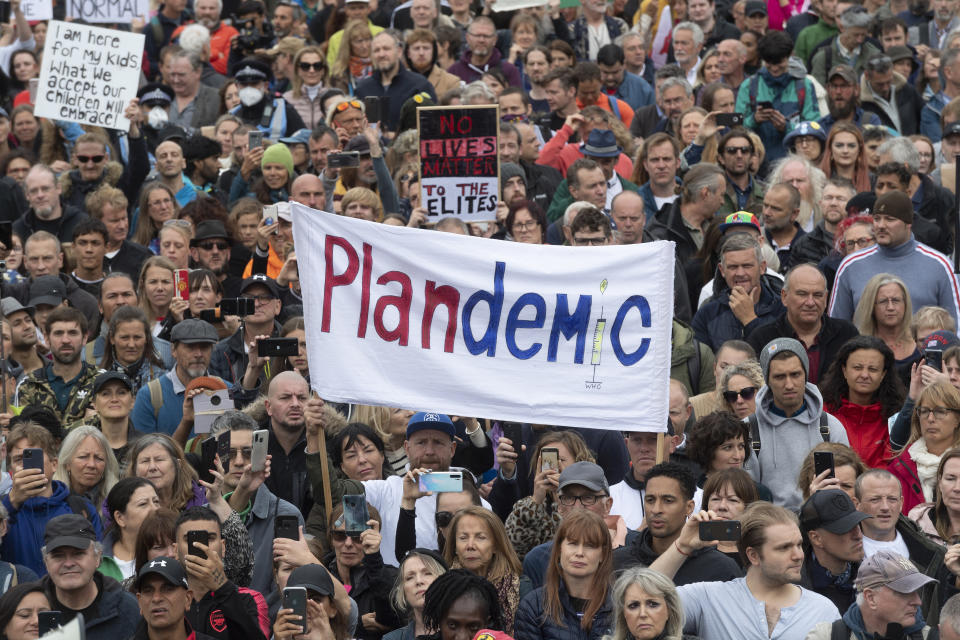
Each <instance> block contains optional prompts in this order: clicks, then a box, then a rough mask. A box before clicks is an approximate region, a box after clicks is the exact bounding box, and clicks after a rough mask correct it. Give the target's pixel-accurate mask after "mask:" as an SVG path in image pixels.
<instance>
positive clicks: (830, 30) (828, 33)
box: [793, 18, 840, 64]
mask: <svg viewBox="0 0 960 640" xmlns="http://www.w3.org/2000/svg"><path fill="white" fill-rule="evenodd" d="M838 33H840V30H839V29H838V28H837V25H835V24H833V25H829V24H827V23H826V22H824V21H823V18H820V19H819V20H817V21H816V22H815V23H814V24H812V25H810V26H809V27H805V28H804V29H803V31H801V32H800V35H798V36H797V43H796V44H795V45H793V55H795V56H797V57H798V58H800V59H801V60H803V64H807V63H808V62H809V59H810V54H812V53H813V51H814V49H816V48H817V45H818V44H820V43H821V42H823V41H824V40H826V39H827V38H832V37H833V36H835V35H837V34H838Z"/></svg>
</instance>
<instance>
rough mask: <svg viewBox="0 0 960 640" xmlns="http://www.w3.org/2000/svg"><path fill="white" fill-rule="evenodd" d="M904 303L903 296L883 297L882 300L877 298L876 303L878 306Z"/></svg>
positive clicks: (897, 305)
mask: <svg viewBox="0 0 960 640" xmlns="http://www.w3.org/2000/svg"><path fill="white" fill-rule="evenodd" d="M902 304H903V298H883V299H882V300H877V302H876V305H877V306H878V307H891V306H893V307H899V306H900V305H902Z"/></svg>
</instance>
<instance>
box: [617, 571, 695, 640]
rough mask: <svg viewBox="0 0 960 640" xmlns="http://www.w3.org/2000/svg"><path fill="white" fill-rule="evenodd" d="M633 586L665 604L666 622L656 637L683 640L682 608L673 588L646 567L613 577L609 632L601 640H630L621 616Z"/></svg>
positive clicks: (666, 580) (625, 623)
mask: <svg viewBox="0 0 960 640" xmlns="http://www.w3.org/2000/svg"><path fill="white" fill-rule="evenodd" d="M633 585H637V586H638V587H640V589H641V590H642V591H643V592H644V593H646V594H647V595H650V596H653V597H655V598H656V597H659V598H663V600H664V602H665V603H666V605H667V621H666V623H665V624H664V625H663V632H662V633H661V634H660V636H658V637H659V638H660V639H661V640H681V638H683V606H682V605H681V604H680V596H679V595H678V594H677V587H676V586H674V584H673V581H672V580H670V579H669V578H668V577H666V576H665V575H663V574H662V573H660V572H659V571H655V570H653V569H648V568H647V567H632V568H630V569H627V570H626V571H624V572H623V573H622V574H620V577H619V578H617V581H616V582H615V583H614V585H613V625H614V626H613V633H611V634H609V635H606V636H604V637H603V640H631V639H632V638H633V634H631V633H630V629H629V627H628V626H627V620H626V618H625V617H624V615H623V610H624V600H626V596H627V589H629V588H630V587H631V586H633Z"/></svg>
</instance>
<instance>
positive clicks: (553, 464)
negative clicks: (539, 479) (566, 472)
mask: <svg viewBox="0 0 960 640" xmlns="http://www.w3.org/2000/svg"><path fill="white" fill-rule="evenodd" d="M548 469H553V470H554V471H560V450H559V449H557V448H555V447H544V448H543V449H542V450H541V451H540V471H546V470H548Z"/></svg>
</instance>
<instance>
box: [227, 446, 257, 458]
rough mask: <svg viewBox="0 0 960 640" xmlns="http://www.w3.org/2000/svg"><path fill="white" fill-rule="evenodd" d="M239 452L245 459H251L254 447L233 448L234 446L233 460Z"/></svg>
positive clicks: (231, 453) (231, 450)
mask: <svg viewBox="0 0 960 640" xmlns="http://www.w3.org/2000/svg"><path fill="white" fill-rule="evenodd" d="M237 454H240V455H241V456H243V459H244V460H249V459H250V457H251V456H252V455H253V448H252V447H241V448H239V449H233V448H231V449H230V459H231V460H234V459H235V458H236V457H237Z"/></svg>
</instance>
